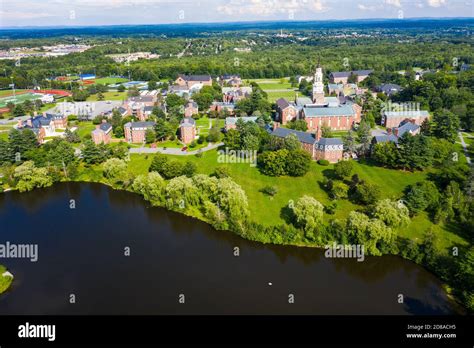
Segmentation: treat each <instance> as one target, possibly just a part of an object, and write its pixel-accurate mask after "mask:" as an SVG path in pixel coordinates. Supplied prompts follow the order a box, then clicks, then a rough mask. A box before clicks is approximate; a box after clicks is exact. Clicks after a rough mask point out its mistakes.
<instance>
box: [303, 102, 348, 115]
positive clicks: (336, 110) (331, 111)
mask: <svg viewBox="0 0 474 348" xmlns="http://www.w3.org/2000/svg"><path fill="white" fill-rule="evenodd" d="M303 112H304V115H305V117H325V116H352V115H354V114H355V111H354V109H353V108H352V105H347V104H343V105H339V106H334V107H331V106H329V107H325V106H323V107H311V106H306V107H304V108H303Z"/></svg>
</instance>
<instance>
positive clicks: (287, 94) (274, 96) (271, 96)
mask: <svg viewBox="0 0 474 348" xmlns="http://www.w3.org/2000/svg"><path fill="white" fill-rule="evenodd" d="M266 93H267V94H268V98H267V99H268V101H269V102H270V103H274V102H275V101H276V100H278V99H280V98H285V99H288V100H294V99H295V95H296V91H292V90H288V91H283V92H268V91H266Z"/></svg>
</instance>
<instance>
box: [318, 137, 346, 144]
mask: <svg viewBox="0 0 474 348" xmlns="http://www.w3.org/2000/svg"><path fill="white" fill-rule="evenodd" d="M318 144H319V145H342V144H343V142H342V139H341V138H320V139H319V141H318Z"/></svg>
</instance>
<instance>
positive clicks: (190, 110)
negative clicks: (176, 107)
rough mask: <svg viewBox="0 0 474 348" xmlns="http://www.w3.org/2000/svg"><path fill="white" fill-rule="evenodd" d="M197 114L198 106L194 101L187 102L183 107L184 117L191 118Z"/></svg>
mask: <svg viewBox="0 0 474 348" xmlns="http://www.w3.org/2000/svg"><path fill="white" fill-rule="evenodd" d="M198 113H199V107H198V104H197V103H196V102H195V101H194V100H188V102H187V103H186V104H185V106H184V117H193V115H197V114H198Z"/></svg>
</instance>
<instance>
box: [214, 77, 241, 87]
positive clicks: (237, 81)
mask: <svg viewBox="0 0 474 348" xmlns="http://www.w3.org/2000/svg"><path fill="white" fill-rule="evenodd" d="M218 81H219V83H220V84H221V85H225V86H231V87H240V86H241V85H242V78H241V77H240V75H222V76H219V79H218Z"/></svg>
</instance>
